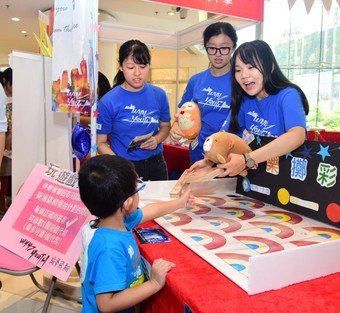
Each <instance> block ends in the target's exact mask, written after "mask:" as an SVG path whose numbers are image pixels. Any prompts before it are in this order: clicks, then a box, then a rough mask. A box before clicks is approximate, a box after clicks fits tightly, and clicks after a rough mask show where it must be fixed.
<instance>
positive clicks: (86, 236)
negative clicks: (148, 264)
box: [82, 210, 145, 313]
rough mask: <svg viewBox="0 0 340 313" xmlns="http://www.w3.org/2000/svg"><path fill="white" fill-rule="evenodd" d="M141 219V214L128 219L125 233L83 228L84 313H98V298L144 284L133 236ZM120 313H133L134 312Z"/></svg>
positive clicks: (107, 229) (139, 211) (135, 214)
mask: <svg viewBox="0 0 340 313" xmlns="http://www.w3.org/2000/svg"><path fill="white" fill-rule="evenodd" d="M142 217H143V212H142V211H141V210H136V211H135V212H133V213H132V214H131V215H128V216H126V217H125V220H124V222H125V226H126V229H127V230H126V231H121V230H116V229H110V228H95V229H93V228H91V227H90V226H89V225H85V226H84V228H83V234H82V235H83V246H84V247H83V258H82V275H84V274H85V276H84V280H83V283H82V301H83V308H82V313H97V312H99V311H98V307H97V303H96V295H97V294H100V293H108V292H117V291H121V290H124V289H127V288H131V287H133V286H136V285H140V284H142V283H143V282H144V281H145V277H144V272H143V266H142V263H141V255H140V252H139V249H138V245H137V243H136V240H135V238H134V236H133V234H132V229H133V228H134V227H135V226H137V225H138V224H139V223H140V222H141V220H142ZM121 312H124V313H128V312H129V313H130V312H133V308H131V309H129V310H124V311H121Z"/></svg>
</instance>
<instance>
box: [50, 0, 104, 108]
mask: <svg viewBox="0 0 340 313" xmlns="http://www.w3.org/2000/svg"><path fill="white" fill-rule="evenodd" d="M98 30H99V25H98V0H72V1H70V0H55V6H54V27H53V59H52V81H53V84H52V98H53V99H52V100H53V101H52V110H53V111H56V112H68V113H76V112H79V113H82V112H84V113H85V112H87V113H89V112H90V110H91V106H92V105H93V104H94V103H95V101H96V97H97V96H96V94H97V92H96V89H97V76H98V75H97V73H98V65H97V56H98V52H97V51H98Z"/></svg>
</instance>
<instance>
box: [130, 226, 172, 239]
mask: <svg viewBox="0 0 340 313" xmlns="http://www.w3.org/2000/svg"><path fill="white" fill-rule="evenodd" d="M135 232H136V234H137V236H138V238H139V239H140V241H141V243H158V242H169V241H170V238H169V237H168V235H167V234H166V233H165V232H164V230H163V229H162V228H160V227H148V228H135Z"/></svg>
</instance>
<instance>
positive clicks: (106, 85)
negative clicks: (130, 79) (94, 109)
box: [98, 72, 111, 100]
mask: <svg viewBox="0 0 340 313" xmlns="http://www.w3.org/2000/svg"><path fill="white" fill-rule="evenodd" d="M109 90H111V85H110V82H109V80H108V79H107V77H106V76H105V75H104V74H103V73H102V72H98V100H99V99H100V98H101V97H102V96H104V95H105V94H106V93H107V92H108V91H109Z"/></svg>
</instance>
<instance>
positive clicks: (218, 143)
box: [203, 131, 251, 176]
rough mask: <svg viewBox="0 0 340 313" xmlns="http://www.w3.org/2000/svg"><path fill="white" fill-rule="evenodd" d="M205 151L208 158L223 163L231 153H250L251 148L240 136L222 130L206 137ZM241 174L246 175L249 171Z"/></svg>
mask: <svg viewBox="0 0 340 313" xmlns="http://www.w3.org/2000/svg"><path fill="white" fill-rule="evenodd" d="M203 151H204V157H205V158H206V159H208V160H209V161H212V162H214V163H217V164H222V163H226V162H228V161H229V154H230V153H236V154H244V153H249V152H250V151H251V148H250V147H249V146H248V145H247V143H246V142H245V141H244V140H243V139H241V138H240V137H238V136H236V135H234V134H232V133H228V132H224V131H220V132H217V133H214V134H212V135H210V136H209V137H207V138H206V139H205V142H204V144H203ZM240 175H241V176H246V175H247V171H242V172H241V173H240Z"/></svg>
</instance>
